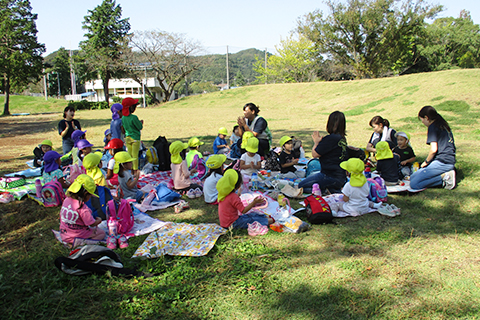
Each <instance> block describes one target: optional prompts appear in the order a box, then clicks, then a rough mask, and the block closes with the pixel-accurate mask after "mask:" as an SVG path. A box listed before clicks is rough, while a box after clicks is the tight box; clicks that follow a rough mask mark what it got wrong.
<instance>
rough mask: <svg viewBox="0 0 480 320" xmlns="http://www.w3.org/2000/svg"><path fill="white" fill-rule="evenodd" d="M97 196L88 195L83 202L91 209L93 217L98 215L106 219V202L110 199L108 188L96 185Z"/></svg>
mask: <svg viewBox="0 0 480 320" xmlns="http://www.w3.org/2000/svg"><path fill="white" fill-rule="evenodd" d="M95 194H96V195H97V196H98V198H97V197H90V199H89V200H88V201H87V202H85V204H86V205H87V207H89V208H90V210H92V215H93V217H94V218H96V217H100V218H102V220H106V219H107V203H108V201H110V200H112V194H111V192H110V189H108V188H106V187H102V186H97V189H96V190H95Z"/></svg>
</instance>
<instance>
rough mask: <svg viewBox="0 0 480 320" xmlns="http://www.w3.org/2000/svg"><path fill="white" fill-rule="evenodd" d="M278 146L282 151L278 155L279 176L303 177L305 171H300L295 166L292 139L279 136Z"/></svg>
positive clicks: (296, 160) (295, 160) (296, 161)
mask: <svg viewBox="0 0 480 320" xmlns="http://www.w3.org/2000/svg"><path fill="white" fill-rule="evenodd" d="M280 147H282V152H281V153H280V155H279V157H278V158H279V161H280V168H281V171H280V173H281V177H282V178H288V179H296V178H305V171H300V170H297V168H295V165H296V164H297V163H298V160H299V159H298V158H297V159H296V158H294V156H293V153H292V151H293V140H292V138H290V137H289V136H283V137H281V138H280Z"/></svg>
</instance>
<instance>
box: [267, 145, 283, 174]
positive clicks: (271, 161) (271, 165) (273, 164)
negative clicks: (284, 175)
mask: <svg viewBox="0 0 480 320" xmlns="http://www.w3.org/2000/svg"><path fill="white" fill-rule="evenodd" d="M265 170H270V171H281V170H282V167H281V166H280V159H279V158H278V153H276V152H275V151H273V150H270V152H269V153H268V154H266V155H265Z"/></svg>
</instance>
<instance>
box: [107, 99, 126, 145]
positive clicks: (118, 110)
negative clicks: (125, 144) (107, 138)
mask: <svg viewBox="0 0 480 320" xmlns="http://www.w3.org/2000/svg"><path fill="white" fill-rule="evenodd" d="M122 109H123V106H122V104H120V103H114V104H113V105H112V107H111V108H110V110H111V111H112V122H110V133H111V134H112V137H111V139H120V140H122V141H123V133H122V128H123V127H122V116H123V115H122Z"/></svg>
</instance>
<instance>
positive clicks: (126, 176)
mask: <svg viewBox="0 0 480 320" xmlns="http://www.w3.org/2000/svg"><path fill="white" fill-rule="evenodd" d="M114 159H115V162H116V163H118V184H119V186H120V188H121V189H122V192H123V198H124V199H135V200H136V201H137V202H138V203H140V202H142V200H143V198H144V196H145V194H144V193H143V192H142V191H140V189H138V187H137V182H138V179H139V178H140V171H139V170H136V171H135V174H133V173H132V169H133V161H134V160H135V158H132V157H131V156H130V154H129V153H128V152H126V151H120V152H118V153H117V154H116V155H115V157H114Z"/></svg>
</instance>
